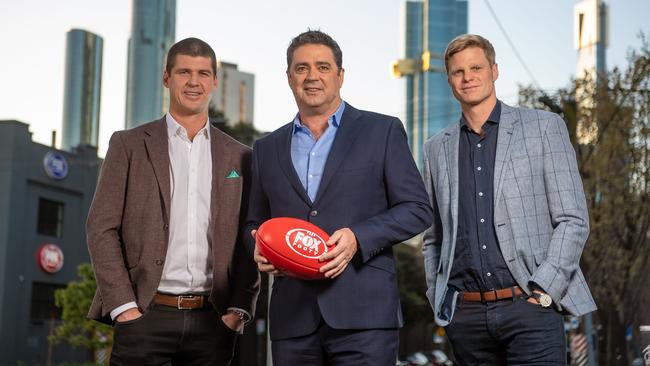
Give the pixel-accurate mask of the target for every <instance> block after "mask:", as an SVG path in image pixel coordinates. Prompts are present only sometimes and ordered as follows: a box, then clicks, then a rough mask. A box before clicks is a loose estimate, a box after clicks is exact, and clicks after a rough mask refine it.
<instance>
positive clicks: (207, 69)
mask: <svg viewBox="0 0 650 366" xmlns="http://www.w3.org/2000/svg"><path fill="white" fill-rule="evenodd" d="M163 84H164V85H165V87H167V88H169V98H170V102H169V112H170V113H172V114H173V115H174V116H175V118H176V117H180V118H182V117H188V116H203V115H204V116H205V119H206V120H207V118H208V105H209V104H210V97H211V95H212V91H214V90H215V89H216V88H217V76H216V75H215V74H214V72H213V71H212V60H211V59H210V58H209V57H202V56H196V57H195V56H188V55H182V54H179V55H176V60H175V62H174V66H173V67H172V69H171V71H170V72H168V71H165V73H164V74H163Z"/></svg>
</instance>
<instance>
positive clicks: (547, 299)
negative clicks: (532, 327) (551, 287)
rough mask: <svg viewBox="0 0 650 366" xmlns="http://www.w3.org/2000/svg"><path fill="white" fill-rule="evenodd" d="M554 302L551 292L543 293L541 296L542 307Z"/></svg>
mask: <svg viewBox="0 0 650 366" xmlns="http://www.w3.org/2000/svg"><path fill="white" fill-rule="evenodd" d="M552 302H553V299H551V296H549V294H542V295H540V296H539V304H540V305H542V307H545V308H547V307H549V306H551V303H552Z"/></svg>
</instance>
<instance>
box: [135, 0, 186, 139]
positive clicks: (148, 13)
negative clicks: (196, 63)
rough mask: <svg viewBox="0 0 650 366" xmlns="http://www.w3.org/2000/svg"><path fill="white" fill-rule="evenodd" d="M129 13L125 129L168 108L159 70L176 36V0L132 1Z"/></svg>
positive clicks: (152, 117) (139, 123) (157, 115)
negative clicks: (130, 17)
mask: <svg viewBox="0 0 650 366" xmlns="http://www.w3.org/2000/svg"><path fill="white" fill-rule="evenodd" d="M132 13H133V16H132V23H131V38H130V39H129V60H128V72H127V81H126V113H125V122H126V128H132V127H136V126H139V125H141V124H143V123H146V122H149V121H152V120H154V119H157V118H160V117H161V116H162V115H163V114H164V113H165V112H167V110H168V105H167V102H168V100H169V98H168V95H167V89H165V87H164V86H163V85H162V73H163V69H164V67H165V62H166V57H167V51H169V48H170V47H171V46H172V45H173V44H174V39H175V38H176V0H133V9H132Z"/></svg>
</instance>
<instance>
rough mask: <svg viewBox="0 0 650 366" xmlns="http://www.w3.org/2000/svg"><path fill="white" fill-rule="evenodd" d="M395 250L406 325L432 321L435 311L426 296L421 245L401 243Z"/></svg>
mask: <svg viewBox="0 0 650 366" xmlns="http://www.w3.org/2000/svg"><path fill="white" fill-rule="evenodd" d="M420 242H421V240H420ZM420 244H421V243H420ZM393 251H394V254H395V260H396V263H397V281H398V284H399V295H400V302H401V304H402V313H403V315H404V323H405V326H406V327H408V326H409V325H413V324H415V323H421V322H426V323H429V322H432V321H433V312H432V311H431V307H430V306H429V300H427V297H426V291H427V285H426V278H425V273H424V259H423V257H422V251H421V250H420V246H414V245H411V244H400V245H396V246H394V247H393Z"/></svg>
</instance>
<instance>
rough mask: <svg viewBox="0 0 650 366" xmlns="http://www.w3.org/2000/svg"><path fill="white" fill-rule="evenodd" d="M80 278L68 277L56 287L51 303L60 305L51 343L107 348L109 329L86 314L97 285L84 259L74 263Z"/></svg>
mask: <svg viewBox="0 0 650 366" xmlns="http://www.w3.org/2000/svg"><path fill="white" fill-rule="evenodd" d="M77 274H78V275H79V277H80V281H72V282H70V283H68V286H67V287H66V288H64V289H60V290H56V292H55V294H54V296H55V304H56V306H58V307H60V308H62V310H63V311H62V316H61V320H62V323H61V325H59V326H57V327H56V328H55V329H54V334H53V335H52V336H50V337H49V340H50V341H51V342H53V343H60V342H67V343H69V344H71V345H72V346H73V347H83V348H88V349H90V350H92V351H97V350H102V349H107V348H110V347H111V345H112V342H113V329H112V328H111V327H110V326H108V325H106V324H102V323H99V322H96V321H94V320H90V319H88V318H87V317H86V315H87V314H88V309H89V308H90V304H91V302H92V299H93V296H94V294H95V289H96V288H97V285H96V283H95V274H94V272H93V269H92V267H91V266H90V264H88V263H82V264H80V265H79V267H77Z"/></svg>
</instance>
